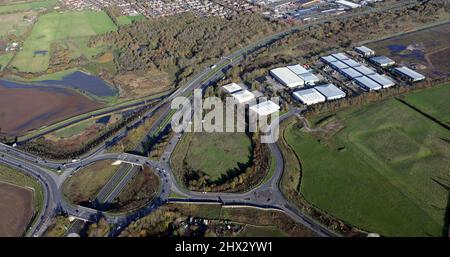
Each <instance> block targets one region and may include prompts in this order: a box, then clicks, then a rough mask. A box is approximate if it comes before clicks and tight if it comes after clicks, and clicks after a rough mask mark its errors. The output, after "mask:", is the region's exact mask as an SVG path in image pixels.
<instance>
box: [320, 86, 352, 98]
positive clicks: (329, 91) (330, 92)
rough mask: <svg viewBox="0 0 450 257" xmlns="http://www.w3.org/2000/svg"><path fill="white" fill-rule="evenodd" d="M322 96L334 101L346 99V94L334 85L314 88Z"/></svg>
mask: <svg viewBox="0 0 450 257" xmlns="http://www.w3.org/2000/svg"><path fill="white" fill-rule="evenodd" d="M314 89H316V90H317V91H319V92H320V93H321V94H322V95H324V96H325V97H326V98H327V99H328V100H334V99H338V98H343V97H345V95H346V94H345V92H344V91H342V90H341V89H339V88H338V87H336V86H335V85H333V84H324V85H319V86H316V87H314Z"/></svg>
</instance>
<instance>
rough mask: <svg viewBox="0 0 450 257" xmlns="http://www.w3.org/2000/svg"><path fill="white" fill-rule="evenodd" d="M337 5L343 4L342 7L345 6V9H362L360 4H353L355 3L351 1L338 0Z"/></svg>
mask: <svg viewBox="0 0 450 257" xmlns="http://www.w3.org/2000/svg"><path fill="white" fill-rule="evenodd" d="M336 3H339V4H341V5H343V6H345V7H349V8H352V9H353V8H358V7H361V5H360V4H357V3H353V2H350V1H346V0H337V1H336Z"/></svg>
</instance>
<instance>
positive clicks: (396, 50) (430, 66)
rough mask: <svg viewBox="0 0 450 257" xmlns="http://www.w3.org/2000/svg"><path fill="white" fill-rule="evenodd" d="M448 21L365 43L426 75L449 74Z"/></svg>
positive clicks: (381, 53) (439, 75)
mask: <svg viewBox="0 0 450 257" xmlns="http://www.w3.org/2000/svg"><path fill="white" fill-rule="evenodd" d="M448 38H450V23H446V24H443V25H439V26H435V27H431V28H427V29H424V30H420V31H416V32H412V33H407V34H404V35H401V36H396V37H392V38H389V39H386V40H382V41H378V42H374V43H371V44H368V47H370V48H372V49H373V50H375V51H376V53H377V55H386V56H388V57H390V58H392V59H393V60H395V61H396V62H397V63H399V64H401V65H406V66H409V67H412V68H414V69H416V70H417V71H419V72H421V73H423V74H424V75H427V76H429V77H435V78H436V77H445V76H449V75H450V60H449V58H448V56H449V54H450V46H449V45H448Z"/></svg>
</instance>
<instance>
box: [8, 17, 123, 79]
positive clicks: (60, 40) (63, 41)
mask: <svg viewBox="0 0 450 257" xmlns="http://www.w3.org/2000/svg"><path fill="white" fill-rule="evenodd" d="M68 28H70V29H68ZM113 30H116V26H115V25H114V23H113V22H112V21H111V19H110V18H109V17H108V15H107V14H106V13H105V12H93V11H83V12H52V13H48V14H45V15H42V16H40V17H39V19H38V21H37V23H36V24H35V26H34V27H33V30H32V32H31V35H30V36H29V37H28V38H27V40H26V41H25V43H24V46H23V48H22V50H21V51H20V52H19V53H18V54H17V56H16V57H15V58H14V60H13V62H12V66H14V67H16V68H17V69H18V70H19V71H22V72H42V71H45V70H46V69H47V68H48V65H49V60H50V55H51V51H52V50H51V49H52V44H58V45H59V46H60V47H61V48H63V49H69V52H70V57H71V58H77V57H79V56H81V55H84V56H85V57H87V58H91V57H92V56H93V55H96V54H98V53H100V52H101V51H102V50H103V49H102V47H97V48H89V47H88V46H87V44H88V40H89V37H90V36H94V35H99V34H104V33H107V32H109V31H113Z"/></svg>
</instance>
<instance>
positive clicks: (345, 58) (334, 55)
mask: <svg viewBox="0 0 450 257" xmlns="http://www.w3.org/2000/svg"><path fill="white" fill-rule="evenodd" d="M331 56H333V57H334V58H336V59H338V60H340V61H343V60H347V59H348V57H347V55H345V54H344V53H337V54H332V55H331Z"/></svg>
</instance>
